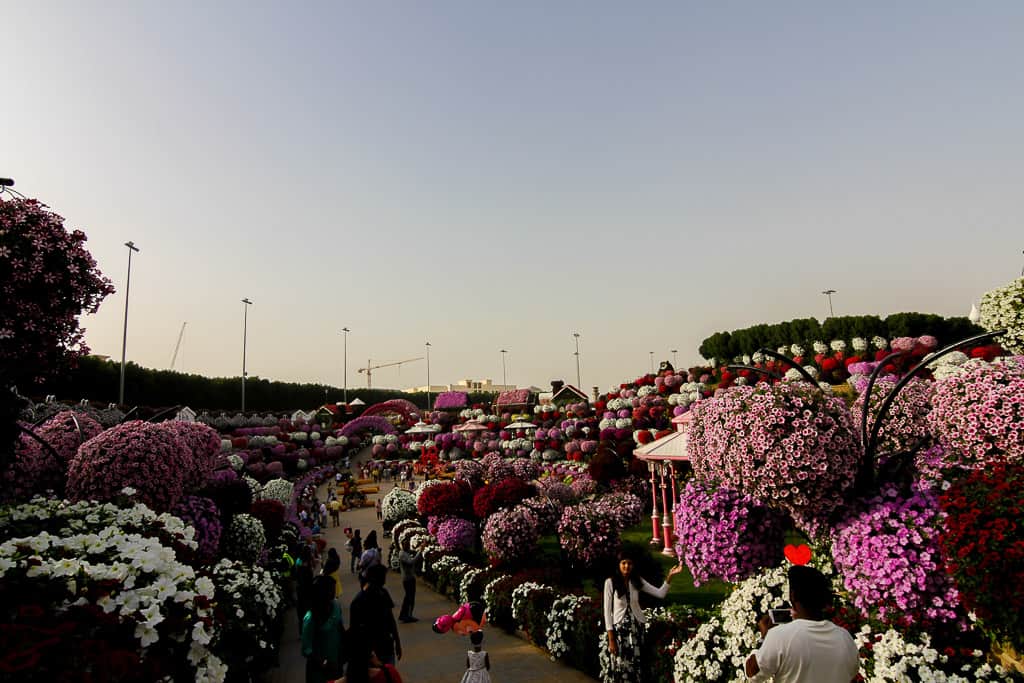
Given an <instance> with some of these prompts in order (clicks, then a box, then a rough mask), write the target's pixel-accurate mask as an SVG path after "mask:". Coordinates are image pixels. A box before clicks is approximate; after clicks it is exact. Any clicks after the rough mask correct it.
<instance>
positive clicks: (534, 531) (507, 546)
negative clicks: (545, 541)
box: [483, 506, 540, 564]
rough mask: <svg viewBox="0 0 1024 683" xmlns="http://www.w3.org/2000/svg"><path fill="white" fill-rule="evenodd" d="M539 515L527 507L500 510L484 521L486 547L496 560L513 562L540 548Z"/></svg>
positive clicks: (521, 559) (504, 562)
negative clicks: (535, 514) (537, 516)
mask: <svg viewBox="0 0 1024 683" xmlns="http://www.w3.org/2000/svg"><path fill="white" fill-rule="evenodd" d="M539 538H540V531H539V529H538V526H537V518H536V517H535V516H534V515H533V513H532V512H530V511H529V510H528V509H526V508H524V507H521V506H519V507H514V508H512V509H511V510H498V511H497V512H495V513H494V514H493V515H491V516H490V517H488V518H487V523H486V524H485V525H484V534H483V542H484V550H485V551H487V554H488V555H489V556H490V558H491V561H492V562H493V563H495V564H514V563H517V562H521V561H523V560H526V559H527V558H529V557H530V556H531V555H533V553H534V552H535V551H536V550H537V541H538V540H539Z"/></svg>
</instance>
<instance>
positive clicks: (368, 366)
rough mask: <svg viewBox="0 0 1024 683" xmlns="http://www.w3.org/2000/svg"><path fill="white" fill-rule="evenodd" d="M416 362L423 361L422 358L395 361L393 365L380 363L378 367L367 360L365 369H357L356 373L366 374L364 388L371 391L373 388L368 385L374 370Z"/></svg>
mask: <svg viewBox="0 0 1024 683" xmlns="http://www.w3.org/2000/svg"><path fill="white" fill-rule="evenodd" d="M418 360H423V356H420V357H419V358H409V359H407V360H400V361H395V362H394V363H381V364H380V365H373V364H372V363H373V361H371V360H367V361H366V367H365V368H359V370H358V372H365V373H366V388H367V389H372V388H373V387H371V386H370V384H371V382H370V378H371V376H372V375H373V371H374V370H379V369H380V368H390V367H393V366H395V365H402V364H403V363H412V362H413V361H418Z"/></svg>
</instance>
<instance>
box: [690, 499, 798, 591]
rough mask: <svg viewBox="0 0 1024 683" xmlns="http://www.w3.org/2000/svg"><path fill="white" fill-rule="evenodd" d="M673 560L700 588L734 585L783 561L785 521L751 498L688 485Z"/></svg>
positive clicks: (776, 513)
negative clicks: (711, 583) (710, 582)
mask: <svg viewBox="0 0 1024 683" xmlns="http://www.w3.org/2000/svg"><path fill="white" fill-rule="evenodd" d="M675 533H676V538H677V540H676V547H675V550H676V555H678V556H679V559H680V560H681V561H683V562H685V563H686V566H687V567H688V568H689V569H690V573H691V574H692V575H693V584H694V585H695V586H699V585H700V584H702V583H704V582H705V581H708V580H709V579H714V578H718V579H724V580H725V581H731V582H734V583H735V582H737V581H742V580H743V579H746V578H748V577H750V576H752V575H753V574H755V573H756V572H758V571H760V570H762V569H764V568H766V567H773V566H776V565H778V564H779V562H781V561H782V548H783V545H784V538H785V533H786V524H785V518H784V517H782V516H781V515H779V513H778V512H775V511H773V510H771V509H769V508H768V507H766V506H764V505H761V504H760V503H758V502H757V501H756V500H755V499H753V498H751V497H750V496H744V495H742V494H740V493H737V492H736V491H733V490H732V489H727V488H724V487H721V488H718V489H711V488H709V487H707V486H706V485H704V484H701V483H700V482H697V481H692V480H691V481H690V482H689V483H687V485H686V488H685V489H683V492H682V495H680V497H679V501H678V502H677V503H676V508H675Z"/></svg>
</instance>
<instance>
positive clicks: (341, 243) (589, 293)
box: [0, 1, 1024, 391]
mask: <svg viewBox="0 0 1024 683" xmlns="http://www.w3.org/2000/svg"><path fill="white" fill-rule="evenodd" d="M1022 28H1024V5H1022V4H1021V3H1014V2H1008V1H1007V2H992V3H985V4H982V5H972V6H968V5H963V4H961V3H953V2H929V3H923V2H919V3H908V4H905V5H899V6H895V7H893V6H890V5H887V4H883V3H862V4H858V5H856V6H845V7H844V6H838V7H837V6H821V5H819V4H817V3H806V2H785V3H778V4H772V5H770V6H768V5H754V4H747V3H728V2H727V3H715V4H713V5H700V6H686V5H681V4H678V3H648V4H644V5H641V6H629V7H626V6H622V5H618V4H612V3H556V4H551V3H537V2H526V3H516V4H514V5H498V6H491V5H486V6H485V5H479V4H475V3H469V2H454V1H453V2H442V3H433V4H413V3H395V4H390V5H371V6H362V5H357V4H340V3H326V2H324V3H306V4H303V5H301V6H300V7H294V6H292V5H284V4H274V3H270V4H265V5H259V6H252V5H250V4H248V3H246V4H243V3H240V2H224V3H216V4H215V5H214V6H207V5H203V4H199V3H177V4H174V5H163V4H156V3H145V4H139V3H131V2H109V3H71V2H40V3H16V4H13V5H11V6H9V7H6V8H5V9H4V13H3V21H2V22H0V58H2V59H3V64H4V65H5V77H6V83H5V85H6V87H5V88H4V91H3V93H2V94H0V98H2V102H3V105H4V106H3V111H4V113H5V126H4V133H5V134H4V137H3V146H2V147H0V151H2V154H0V176H7V177H12V178H14V179H15V180H16V181H17V185H16V186H15V189H16V190H18V191H20V192H22V193H24V194H25V195H27V196H29V197H33V198H37V199H39V200H41V201H42V202H44V203H46V204H47V205H49V206H50V207H51V208H52V209H53V210H54V211H55V212H57V213H59V214H61V215H62V216H64V218H65V219H66V224H67V226H68V227H69V228H80V229H82V230H84V231H85V232H86V234H87V235H88V237H89V240H88V242H87V244H86V246H87V248H88V249H89V250H90V251H91V252H92V254H93V255H94V256H95V257H96V259H97V261H98V262H99V265H100V269H101V270H102V271H103V273H104V274H105V275H106V276H107V277H109V278H110V279H111V280H112V281H113V282H114V285H115V286H116V287H117V290H118V291H117V293H116V294H114V295H112V296H111V297H109V298H108V299H107V300H106V301H105V302H104V304H103V305H102V307H101V309H100V311H99V313H98V314H97V315H95V316H89V317H86V318H84V319H83V326H84V327H85V328H86V329H87V334H86V340H87V342H88V343H89V345H90V346H91V347H92V351H93V353H96V354H102V355H107V356H110V357H111V358H112V359H115V360H118V361H119V360H120V357H121V335H122V324H123V314H124V284H125V274H126V272H125V271H126V266H127V249H126V248H125V247H124V246H123V245H124V242H126V241H128V240H133V241H134V242H135V243H136V244H137V245H138V246H139V248H140V249H141V251H140V253H138V254H136V255H135V256H134V257H133V260H132V273H131V275H132V277H131V296H130V311H129V323H128V347H127V356H128V359H129V360H131V361H134V362H136V363H138V364H140V365H142V366H144V367H153V368H164V369H166V368H168V367H169V366H170V362H171V357H172V355H173V352H174V347H175V342H176V340H177V338H178V334H179V331H180V328H181V325H182V323H183V322H185V321H187V323H188V325H187V327H186V331H185V333H184V338H183V341H182V345H181V349H180V351H179V354H178V358H177V363H176V366H175V369H176V370H180V371H182V372H190V373H198V374H203V375H208V376H227V377H230V376H238V375H239V374H240V372H241V356H242V316H243V311H242V308H243V305H242V303H241V301H240V300H241V299H242V298H243V297H249V298H250V299H251V300H252V301H253V305H252V306H251V307H250V308H249V318H248V341H247V371H248V372H249V374H250V375H258V376H260V377H263V378H267V379H274V380H282V381H297V382H322V383H325V384H329V385H333V386H339V387H340V386H342V384H343V378H342V335H341V328H342V327H345V326H347V327H349V328H350V329H351V330H352V331H351V333H350V335H349V337H348V386H349V387H350V388H353V387H355V388H358V387H360V386H365V379H364V377H363V376H362V375H358V374H357V373H356V368H358V367H359V366H360V365H365V364H366V362H367V360H368V359H372V360H373V362H374V363H381V362H388V361H397V360H402V359H406V358H415V357H418V356H423V355H424V348H425V347H424V343H425V342H427V341H429V342H430V343H431V345H432V346H431V350H430V379H431V383H432V384H438V385H440V384H448V383H456V382H458V381H459V380H461V379H466V378H472V379H483V378H490V379H492V380H493V381H494V382H495V383H500V382H501V381H502V365H501V354H500V353H499V351H500V349H503V348H504V349H507V350H508V351H509V354H508V356H507V361H508V364H507V368H508V373H507V374H508V380H509V383H515V384H519V385H523V386H525V385H530V384H532V385H536V386H539V387H546V386H548V384H549V382H550V380H552V379H564V380H565V381H567V382H571V383H575V380H576V365H575V358H574V356H573V352H574V350H575V349H574V339H573V336H572V333H573V332H579V333H580V335H581V337H580V358H581V374H582V379H583V381H582V384H583V387H582V388H584V389H585V390H588V391H589V388H590V387H592V386H595V385H597V386H599V387H600V388H601V389H602V390H605V389H607V388H608V386H609V385H612V384H618V383H619V382H623V381H627V380H629V379H632V378H634V377H636V376H638V375H640V374H642V373H644V372H646V371H647V370H648V369H649V352H650V351H654V352H655V360H656V361H660V360H665V359H668V360H671V357H672V354H671V349H678V350H679V353H678V358H679V364H680V365H690V364H693V363H695V362H696V361H697V360H698V359H699V356H698V353H697V346H698V345H699V344H700V342H701V340H703V339H704V338H705V337H707V336H709V335H711V334H713V333H714V332H717V331H722V330H732V329H736V328H740V327H746V326H749V325H753V324H756V323H760V322H765V323H774V322H779V321H783V320H790V319H792V318H796V317H809V316H814V317H817V318H818V319H819V320H820V319H823V318H824V317H825V316H826V314H827V313H828V304H827V301H826V299H825V297H824V296H822V294H821V292H822V290H824V289H834V290H837V293H836V294H835V296H834V297H833V304H834V307H835V314H836V315H858V314H877V315H881V316H885V315H888V314H891V313H895V312H901V311H920V312H925V313H938V314H942V315H966V314H967V312H968V311H969V310H970V306H971V303H972V302H976V301H977V300H978V299H979V298H980V296H981V294H982V293H983V292H984V291H986V290H988V289H991V288H993V287H997V286H1000V285H1002V284H1004V283H1005V282H1007V281H1009V280H1010V279H1012V278H1014V277H1017V276H1018V274H1019V273H1020V271H1021V266H1022V261H1024V256H1022V255H1021V249H1022V248H1024V229H1022V228H1021V226H1022V224H1024V220H1022V219H1024V207H1022V202H1021V190H1020V188H1021V187H1022V186H1024V138H1022V133H1021V125H1020V122H1021V121H1022V120H1024V88H1022V87H1021V86H1022V85H1024V84H1022V80H1024V70H1022V68H1021V67H1022V66H1024V59H1022V58H1024V41H1021V40H1020V36H1021V34H1022ZM425 383H426V366H425V364H424V362H423V361H419V362H417V363H413V364H411V365H408V366H403V367H402V368H401V375H400V376H399V374H398V373H397V372H396V371H395V369H393V368H392V369H386V370H384V369H382V370H380V371H375V372H374V381H373V384H374V386H375V387H376V386H381V387H389V388H398V389H401V388H405V387H408V386H416V385H423V384H425Z"/></svg>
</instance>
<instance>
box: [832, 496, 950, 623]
mask: <svg viewBox="0 0 1024 683" xmlns="http://www.w3.org/2000/svg"><path fill="white" fill-rule="evenodd" d="M940 527H941V518H940V511H939V504H938V500H937V498H936V496H935V494H934V493H932V492H930V491H924V490H915V491H914V492H913V493H912V494H911V495H910V496H909V497H907V496H904V495H902V494H900V493H899V491H898V490H897V489H896V488H895V487H892V486H886V487H884V488H883V490H882V492H881V495H879V496H877V497H874V498H871V499H869V500H867V501H865V503H864V505H863V510H862V511H861V512H858V513H854V514H852V515H851V516H850V517H849V518H848V519H847V520H845V521H843V522H842V523H840V524H839V525H838V526H837V527H836V529H835V531H834V533H833V542H832V552H833V556H834V558H835V565H836V569H837V570H838V572H839V574H840V576H841V577H842V580H843V585H844V586H845V588H846V589H847V590H848V591H850V592H851V594H852V597H853V604H854V606H855V607H857V608H858V609H860V610H861V613H862V614H864V615H865V616H868V615H874V614H877V616H878V617H879V618H881V619H882V620H884V621H889V622H893V621H895V620H897V619H902V620H904V622H909V623H919V624H920V623H923V624H935V623H940V622H949V621H953V620H955V619H957V618H958V616H962V613H958V611H957V608H958V606H959V604H960V599H959V596H958V595H957V592H956V588H955V587H954V586H953V582H952V581H951V580H950V579H949V577H948V576H947V575H946V573H945V571H944V570H943V566H942V557H941V555H940V554H939V547H938V534H939V529H940Z"/></svg>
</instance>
